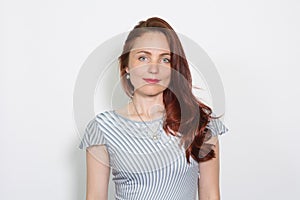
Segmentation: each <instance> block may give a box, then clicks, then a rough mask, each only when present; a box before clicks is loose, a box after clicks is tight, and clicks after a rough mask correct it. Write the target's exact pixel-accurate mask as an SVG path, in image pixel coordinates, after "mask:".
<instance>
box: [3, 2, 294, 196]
mask: <svg viewBox="0 0 300 200" xmlns="http://www.w3.org/2000/svg"><path fill="white" fill-rule="evenodd" d="M196 2H197V3H196ZM299 8H300V3H299V1H296V0H294V1H293V0H289V1H283V0H282V1H278V0H272V1H271V0H265V1H258V0H251V1H250V0H247V1H244V0H239V1H238V0H227V1H212V0H207V1H191V2H189V1H181V2H179V1H178V2H177V3H175V2H174V1H161V0H160V1H154V0H153V1H120V2H116V1H75V0H73V1H66V0H60V1H33V0H30V1H13V0H12V1H1V3H0V15H1V18H0V20H1V21H0V25H1V27H0V28H1V31H0V40H1V45H0V55H1V57H0V65H1V68H0V92H1V93H0V94H1V98H0V109H1V110H0V117H1V118H0V119H1V128H0V133H1V146H0V156H1V157H0V158H1V165H0V177H1V178H0V186H1V187H0V194H1V199H14V200H17V199H49V200H50V199H51V200H52V199H56V200H74V199H76V200H82V199H84V195H85V194H84V193H85V153H84V151H81V150H80V149H78V148H77V146H78V144H79V137H78V135H77V132H76V129H75V125H74V120H73V107H72V106H73V104H72V103H73V99H72V98H73V96H72V95H73V89H74V84H75V81H76V77H77V74H78V72H79V70H80V67H81V65H82V64H83V62H84V61H85V59H86V58H87V57H88V56H89V54H90V53H91V52H92V51H93V50H94V49H95V48H96V47H98V46H99V45H100V44H101V43H102V42H103V41H105V40H107V39H109V38H111V37H112V36H114V35H116V34H119V33H121V32H124V31H128V30H130V29H131V28H133V26H134V25H135V24H136V23H137V22H138V21H140V20H143V19H146V18H148V17H152V16H159V17H162V18H164V19H165V20H167V21H168V22H169V23H170V24H171V25H172V26H173V27H174V29H175V30H176V31H178V32H180V33H182V34H185V35H186V36H188V37H189V38H191V39H193V40H194V41H196V42H197V43H198V44H199V45H200V46H201V47H202V48H203V49H204V50H205V51H206V52H207V54H208V55H209V56H210V58H211V59H212V60H213V62H214V63H215V65H216V67H217V69H218V71H219V73H220V76H221V78H222V81H223V85H224V89H225V94H226V117H225V121H224V122H225V124H226V125H227V126H228V128H229V129H230V132H228V134H227V135H224V136H222V137H221V175H220V178H221V183H220V186H221V196H222V199H223V200H240V199H243V200H253V199H255V200H260V199H264V200H265V199H272V200H282V199H298V198H299V196H300V191H299V180H300V175H299V172H298V171H297V170H298V169H299V168H300V161H299V156H298V154H297V153H298V152H299V151H300V147H299V139H300V137H299V134H300V128H299V117H298V112H299V105H298V102H300V91H299V85H300V81H299V72H300V70H299V67H300V65H299V64H300V61H299V60H298V58H297V56H299V54H300V39H299V35H300V27H299V25H300V24H299V19H300V14H299Z"/></svg>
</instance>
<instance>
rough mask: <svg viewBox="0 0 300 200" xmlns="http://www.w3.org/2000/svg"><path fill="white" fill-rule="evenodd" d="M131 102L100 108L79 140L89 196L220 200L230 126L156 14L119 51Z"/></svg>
mask: <svg viewBox="0 0 300 200" xmlns="http://www.w3.org/2000/svg"><path fill="white" fill-rule="evenodd" d="M119 63H120V72H121V73H120V74H121V81H122V86H123V88H124V91H125V93H126V94H127V95H128V96H129V97H130V99H131V101H130V102H129V103H128V104H127V105H126V106H125V107H123V108H121V109H117V110H109V111H104V112H101V113H99V114H98V115H97V116H96V117H95V118H94V119H92V120H91V121H90V122H89V123H88V125H87V127H86V130H85V134H84V137H83V139H82V141H81V143H80V146H79V147H80V148H81V149H86V150H87V151H86V162H87V194H86V196H87V197H86V199H87V200H92V199H107V196H108V194H107V193H108V182H109V174H110V168H111V169H112V174H113V181H114V183H115V189H116V190H115V191H116V194H115V198H116V199H134V200H137V199H141V200H145V199H151V200H153V199H159V200H164V199H172V200H173V199H182V200H192V199H193V200H194V199H195V198H196V193H197V190H198V196H199V199H220V192H219V143H218V140H216V137H217V136H218V135H220V134H223V133H225V132H226V131H227V130H228V129H227V128H226V127H225V126H224V124H222V122H221V121H220V120H219V119H218V118H216V117H215V116H213V112H212V110H211V108H210V107H208V106H206V105H205V104H203V103H202V102H200V101H199V100H198V99H197V98H196V97H195V96H194V95H193V93H192V79H191V74H190V70H189V66H188V63H187V60H186V58H185V54H184V51H183V48H182V45H181V43H180V40H179V38H178V36H177V34H176V33H175V32H174V31H173V28H172V27H171V26H170V25H169V24H168V23H167V22H166V21H164V20H162V19H160V18H157V17H152V18H149V19H147V20H146V21H141V22H139V24H138V25H136V26H135V27H134V29H133V30H132V31H131V32H130V33H129V35H128V37H127V39H126V41H125V44H124V47H123V52H122V55H121V56H120V57H119Z"/></svg>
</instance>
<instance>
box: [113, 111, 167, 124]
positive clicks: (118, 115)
mask: <svg viewBox="0 0 300 200" xmlns="http://www.w3.org/2000/svg"><path fill="white" fill-rule="evenodd" d="M112 113H113V114H114V115H116V116H117V117H120V118H122V119H124V120H127V121H131V122H134V123H153V122H157V121H159V120H162V119H163V117H160V118H156V119H153V120H150V121H138V120H133V119H129V118H127V117H125V116H123V115H121V114H119V113H117V111H116V110H112Z"/></svg>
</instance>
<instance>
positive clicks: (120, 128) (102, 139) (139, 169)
mask: <svg viewBox="0 0 300 200" xmlns="http://www.w3.org/2000/svg"><path fill="white" fill-rule="evenodd" d="M162 123H163V118H159V119H155V120H152V121H145V122H142V121H135V120H131V119H128V118H126V117H124V116H122V115H120V114H118V113H117V112H116V111H114V110H109V111H104V112H101V113H99V114H97V115H96V116H95V117H94V118H93V119H92V120H91V121H90V122H89V123H88V124H87V126H86V129H85V132H84V135H83V138H82V140H81V142H80V145H79V148H80V149H86V148H87V147H90V146H93V145H105V146H106V149H107V151H108V154H109V164H110V167H111V170H112V175H113V178H112V180H113V181H114V183H115V198H116V199H117V200H129V199H130V200H156V199H159V200H169V199H170V200H195V199H196V195H197V188H198V178H199V175H200V173H199V165H198V163H197V162H196V161H195V160H194V159H193V158H192V157H190V164H189V163H188V162H187V160H186V157H185V149H184V147H182V146H179V137H175V136H172V135H167V134H166V132H165V131H164V129H163V127H162ZM207 127H208V128H210V129H211V130H212V133H213V136H215V137H217V136H218V135H221V134H223V133H225V132H226V131H228V129H227V128H226V127H225V125H224V124H223V123H222V122H221V121H220V120H219V119H213V120H211V121H210V123H209V124H208V126H207Z"/></svg>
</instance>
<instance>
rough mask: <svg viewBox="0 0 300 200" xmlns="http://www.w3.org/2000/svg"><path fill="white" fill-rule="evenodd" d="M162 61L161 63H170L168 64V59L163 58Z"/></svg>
mask: <svg viewBox="0 0 300 200" xmlns="http://www.w3.org/2000/svg"><path fill="white" fill-rule="evenodd" d="M162 61H163V62H164V63H170V62H171V61H170V59H168V58H163V59H162Z"/></svg>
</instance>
